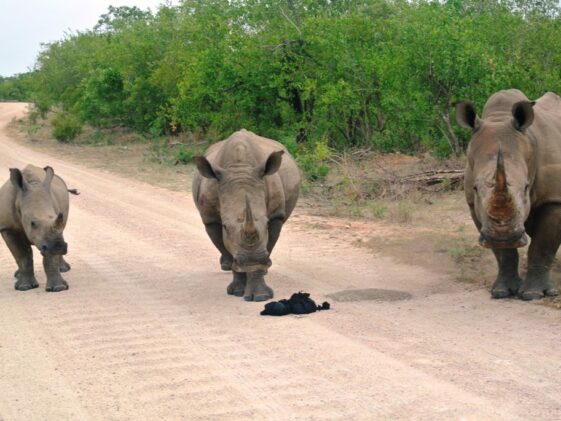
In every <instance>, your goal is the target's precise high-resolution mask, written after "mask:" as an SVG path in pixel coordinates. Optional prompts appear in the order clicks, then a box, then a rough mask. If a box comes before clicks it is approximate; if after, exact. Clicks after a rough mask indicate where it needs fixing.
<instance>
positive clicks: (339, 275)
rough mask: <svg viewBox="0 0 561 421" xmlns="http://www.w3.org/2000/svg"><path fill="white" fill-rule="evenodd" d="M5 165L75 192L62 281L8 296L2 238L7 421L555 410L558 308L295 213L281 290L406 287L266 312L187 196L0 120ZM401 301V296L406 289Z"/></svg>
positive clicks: (276, 260)
mask: <svg viewBox="0 0 561 421" xmlns="http://www.w3.org/2000/svg"><path fill="white" fill-rule="evenodd" d="M23 112H24V106H22V105H20V104H0V175H1V174H4V176H2V182H3V180H4V179H7V177H8V170H7V169H8V168H9V167H13V166H19V167H21V166H23V165H24V164H25V163H28V162H30V163H34V164H36V165H40V166H44V165H46V164H49V165H51V166H53V167H54V168H55V171H56V172H57V173H59V174H60V175H61V176H63V178H65V180H66V181H67V183H68V184H69V186H71V187H73V188H74V187H75V188H78V189H79V190H80V191H81V192H82V195H81V196H79V197H72V198H71V211H70V219H69V223H68V227H67V230H66V238H67V240H68V243H69V250H70V251H69V255H68V261H69V262H70V263H71V264H72V265H73V269H72V271H71V272H69V273H68V274H66V279H67V280H68V281H69V283H70V290H69V291H66V292H62V293H58V294H55V293H46V292H45V291H44V286H45V278H44V274H43V271H42V268H41V265H40V264H39V259H38V258H37V255H36V260H37V262H36V268H37V271H38V272H37V273H38V276H37V277H38V280H39V282H40V283H41V287H40V288H38V289H35V290H32V291H27V292H19V291H15V290H14V289H13V279H12V273H13V271H14V268H15V264H14V262H13V260H12V257H11V255H10V254H9V252H8V250H7V248H6V247H5V246H4V245H3V244H2V245H1V247H0V420H6V421H8V420H45V419H47V420H65V419H80V420H82V419H84V420H85V419H92V420H99V419H106V420H117V419H118V420H128V419H130V420H138V419H158V418H161V419H166V420H167V419H170V420H171V419H189V420H192V419H213V420H214V419H217V420H218V419H224V420H238V419H259V420H262V419H272V420H276V419H278V420H286V419H318V420H319V419H321V420H323V419H345V420H349V419H365V420H366V419H390V418H391V419H412V418H413V419H519V418H520V419H561V346H560V344H561V329H560V327H561V313H559V312H558V311H555V310H552V309H549V308H546V307H543V306H539V305H534V304H528V303H522V302H519V301H515V300H508V301H492V300H490V299H489V298H488V297H489V295H488V293H487V292H486V291H483V290H481V289H479V288H476V287H471V286H468V285H459V284H457V283H454V282H452V281H451V280H449V279H446V278H443V277H442V275H436V274H435V273H431V272H428V271H426V270H424V269H421V268H418V267H414V266H408V265H403V264H397V263H395V262H393V261H391V260H389V259H384V258H375V257H372V256H371V255H370V254H368V253H366V252H365V251H363V250H359V249H356V248H353V247H351V246H348V245H346V244H344V243H341V242H340V241H338V240H337V239H335V238H329V236H325V235H323V234H321V232H318V231H317V230H310V229H307V227H306V218H305V216H303V215H299V214H298V212H296V215H295V217H294V219H293V220H292V221H291V222H290V223H289V224H288V225H287V226H286V227H285V231H284V232H283V234H282V235H281V239H280V241H279V244H278V246H277V249H276V250H275V253H274V254H273V267H272V269H271V271H270V274H269V282H270V284H271V285H272V286H273V288H275V292H276V296H277V297H278V298H282V297H286V296H288V295H289V294H290V293H292V292H294V291H297V290H306V291H310V292H311V293H312V296H313V297H314V298H316V299H317V300H319V301H323V299H325V296H326V295H327V294H330V293H333V292H336V291H341V290H346V289H354V288H383V289H390V290H394V291H402V292H408V293H410V294H411V298H410V299H403V300H393V301H392V300H391V298H392V297H393V298H395V297H396V296H397V298H399V294H397V293H395V294H381V295H380V299H379V300H375V301H361V302H340V303H334V309H333V310H331V311H328V312H323V313H317V314H313V315H311V316H307V317H283V318H265V317H261V316H258V312H259V311H260V309H261V308H262V304H259V303H246V302H244V301H243V300H242V299H239V298H234V297H230V296H227V295H226V285H227V283H228V282H229V278H230V275H229V274H226V273H223V272H220V271H219V270H218V269H219V266H218V254H217V252H216V251H215V250H214V249H213V247H212V246H211V244H210V241H209V240H208V238H207V237H206V234H205V232H204V229H203V226H202V224H201V222H200V219H199V216H198V214H197V212H196V210H195V208H194V206H193V204H192V203H191V199H190V196H189V194H188V193H187V187H186V192H185V193H173V192H170V191H167V190H164V189H160V188H156V187H153V186H151V185H148V184H143V183H140V182H137V181H134V180H130V179H126V178H122V177H118V176H116V175H113V174H110V173H105V172H101V171H99V170H93V169H90V168H86V167H83V166H79V165H75V164H71V163H68V162H65V161H64V159H63V157H57V158H54V157H49V156H47V155H44V154H41V153H37V152H34V151H32V150H30V149H27V148H24V147H22V146H20V145H19V144H17V143H16V142H14V141H12V140H10V139H9V138H8V136H7V135H6V134H5V133H6V132H5V130H3V127H4V126H5V125H6V124H7V123H8V122H9V121H10V120H11V118H12V117H13V116H15V115H20V114H21V113H23ZM404 297H405V295H404Z"/></svg>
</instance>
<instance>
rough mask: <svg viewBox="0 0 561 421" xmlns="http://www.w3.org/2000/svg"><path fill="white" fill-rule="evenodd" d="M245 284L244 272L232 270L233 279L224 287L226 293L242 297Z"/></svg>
mask: <svg viewBox="0 0 561 421" xmlns="http://www.w3.org/2000/svg"><path fill="white" fill-rule="evenodd" d="M246 284H247V280H246V275H245V273H240V272H234V280H233V281H232V282H231V283H230V285H228V288H226V292H227V293H228V295H235V296H236V297H242V296H243V295H244V291H245V286H246Z"/></svg>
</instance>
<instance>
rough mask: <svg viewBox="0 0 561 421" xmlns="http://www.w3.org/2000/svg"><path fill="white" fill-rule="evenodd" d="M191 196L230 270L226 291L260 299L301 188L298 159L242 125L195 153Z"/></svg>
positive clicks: (266, 295) (224, 266)
mask: <svg viewBox="0 0 561 421" xmlns="http://www.w3.org/2000/svg"><path fill="white" fill-rule="evenodd" d="M195 162H196V165H197V170H196V171H195V174H194V177H193V199H194V200H195V204H196V206H197V209H198V210H199V212H200V214H201V217H202V220H203V223H204V225H205V228H206V232H207V233H208V235H209V237H210V239H211V240H212V242H213V243H214V245H215V246H216V248H217V249H218V250H219V251H220V253H221V255H222V256H221V258H220V263H221V266H222V269H223V270H230V269H231V270H232V271H233V274H234V279H233V281H232V283H231V284H230V285H229V286H228V288H227V292H228V294H230V295H236V296H239V297H241V296H243V297H244V299H245V300H246V301H264V300H268V299H270V298H272V297H273V290H272V289H271V288H269V287H268V286H267V285H266V283H265V279H264V275H265V274H266V272H267V269H268V267H269V266H270V265H271V260H270V258H269V256H270V254H271V252H272V251H273V247H274V246H275V244H276V242H277V240H278V238H279V235H280V232H281V229H282V226H283V224H284V223H285V222H286V220H287V219H288V217H289V216H290V214H291V212H292V210H293V209H294V206H295V205H296V201H297V199H298V192H299V187H300V172H299V170H298V167H297V166H296V163H295V162H294V160H293V159H292V157H291V156H290V154H289V153H288V151H287V150H286V149H285V148H284V146H283V145H281V144H280V143H278V142H276V141H274V140H271V139H266V138H264V137H260V136H257V135H256V134H254V133H252V132H249V131H246V130H241V131H239V132H236V133H234V134H232V135H231V136H230V137H229V138H228V139H226V140H223V141H221V142H218V143H216V144H214V145H212V146H211V147H210V148H209V149H208V151H207V153H206V154H205V156H204V157H196V158H195Z"/></svg>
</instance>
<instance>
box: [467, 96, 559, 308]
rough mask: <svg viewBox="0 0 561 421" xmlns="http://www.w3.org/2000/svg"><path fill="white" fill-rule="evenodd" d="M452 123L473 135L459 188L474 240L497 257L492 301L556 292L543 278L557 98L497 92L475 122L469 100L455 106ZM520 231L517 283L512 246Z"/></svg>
mask: <svg viewBox="0 0 561 421" xmlns="http://www.w3.org/2000/svg"><path fill="white" fill-rule="evenodd" d="M456 120H457V121H458V123H459V124H460V125H461V126H462V127H465V128H469V129H471V131H472V136H471V140H470V143H469V147H468V153H467V159H468V162H467V166H466V170H465V179H464V188H465V196H466V200H467V203H468V205H469V209H470V211H471V216H472V218H473V221H474V222H475V225H476V226H477V229H478V230H479V232H480V236H479V242H480V244H481V245H482V246H484V247H487V248H491V249H492V250H493V253H494V254H495V257H496V259H497V263H498V267H499V274H498V276H497V278H496V280H495V282H494V284H493V286H492V288H491V295H492V297H493V298H505V297H509V296H514V295H519V297H520V298H522V299H523V300H533V299H539V298H542V297H544V295H547V296H552V295H558V294H559V290H558V288H556V287H555V285H554V284H553V282H552V281H551V280H550V277H549V273H550V268H551V264H552V261H553V259H554V257H555V253H556V252H557V249H558V248H559V244H560V242H561V98H560V97H559V96H557V95H556V94H554V93H551V92H548V93H546V94H545V95H543V96H542V97H541V98H539V99H538V100H536V101H530V100H528V98H526V96H525V95H524V94H523V93H522V92H520V91H519V90H516V89H510V90H506V91H500V92H497V93H495V94H494V95H492V96H491V97H490V98H489V99H488V101H487V103H486V104H485V107H484V109H483V114H482V117H481V118H479V117H478V116H477V112H476V110H475V108H474V106H473V105H472V104H471V103H469V102H460V103H457V104H456ZM526 234H528V235H529V236H530V237H531V243H530V246H529V249H528V270H527V274H526V278H525V279H522V278H521V277H520V276H519V273H518V250H517V249H518V248H519V247H522V246H524V245H526V244H527V242H528V239H527V236H526Z"/></svg>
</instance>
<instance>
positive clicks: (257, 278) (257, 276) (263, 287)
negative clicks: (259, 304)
mask: <svg viewBox="0 0 561 421" xmlns="http://www.w3.org/2000/svg"><path fill="white" fill-rule="evenodd" d="M265 273H266V272H265V271H256V272H247V273H246V276H247V282H246V286H245V291H244V294H243V299H244V300H246V301H266V300H270V299H271V298H273V295H274V294H273V290H272V288H269V286H268V285H267V284H266V283H265Z"/></svg>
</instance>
